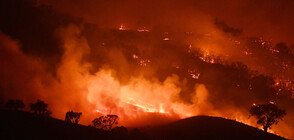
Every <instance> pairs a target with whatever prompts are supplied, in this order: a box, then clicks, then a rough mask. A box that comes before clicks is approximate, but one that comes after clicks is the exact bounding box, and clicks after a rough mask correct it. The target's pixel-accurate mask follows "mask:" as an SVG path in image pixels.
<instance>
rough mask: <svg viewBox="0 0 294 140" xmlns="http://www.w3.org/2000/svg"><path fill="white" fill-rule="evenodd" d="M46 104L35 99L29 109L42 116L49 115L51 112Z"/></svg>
mask: <svg viewBox="0 0 294 140" xmlns="http://www.w3.org/2000/svg"><path fill="white" fill-rule="evenodd" d="M47 107H48V104H46V103H45V102H44V101H41V100H37V102H36V103H34V104H31V111H33V112H34V113H35V114H37V115H42V116H50V114H51V113H52V112H51V111H49V110H48V109H47Z"/></svg>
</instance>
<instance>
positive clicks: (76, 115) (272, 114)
mask: <svg viewBox="0 0 294 140" xmlns="http://www.w3.org/2000/svg"><path fill="white" fill-rule="evenodd" d="M5 107H6V108H7V109H10V110H20V109H23V108H24V107H25V104H24V103H23V101H22V100H18V99H17V100H8V101H7V102H6V104H5ZM47 107H48V104H46V103H45V102H44V101H41V100H39V99H38V100H37V101H36V103H32V104H30V110H31V111H32V112H33V113H34V114H36V115H39V116H43V117H49V116H50V115H51V114H52V112H51V111H49V110H48V109H47ZM249 113H250V115H251V116H254V117H256V119H257V124H259V125H262V126H263V129H264V131H265V132H267V131H268V129H269V128H271V126H272V125H273V124H277V123H278V122H279V120H282V118H283V117H284V116H285V115H286V111H285V110H283V109H279V108H278V107H277V106H276V105H275V104H274V103H268V104H257V105H256V104H253V105H252V107H251V108H250V110H249ZM81 115H82V112H74V111H73V110H71V111H68V112H66V114H65V120H64V121H65V122H66V123H72V124H78V122H79V119H80V117H81ZM249 117H250V116H249ZM118 119H119V117H118V116H117V115H109V114H108V115H106V116H103V115H102V116H100V117H98V118H94V120H93V121H92V124H90V125H89V127H94V128H97V129H101V130H106V131H114V132H116V133H119V134H127V133H128V130H127V128H125V127H124V126H118ZM136 131H137V130H136Z"/></svg>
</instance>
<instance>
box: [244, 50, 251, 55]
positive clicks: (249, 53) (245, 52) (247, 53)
mask: <svg viewBox="0 0 294 140" xmlns="http://www.w3.org/2000/svg"><path fill="white" fill-rule="evenodd" d="M243 54H245V55H252V52H249V51H243Z"/></svg>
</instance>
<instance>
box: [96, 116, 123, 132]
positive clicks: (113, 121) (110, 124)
mask: <svg viewBox="0 0 294 140" xmlns="http://www.w3.org/2000/svg"><path fill="white" fill-rule="evenodd" d="M92 124H93V126H94V127H96V128H98V129H104V130H112V129H113V128H115V127H116V126H117V125H118V116H117V115H107V116H100V117H99V118H95V119H94V120H93V121H92Z"/></svg>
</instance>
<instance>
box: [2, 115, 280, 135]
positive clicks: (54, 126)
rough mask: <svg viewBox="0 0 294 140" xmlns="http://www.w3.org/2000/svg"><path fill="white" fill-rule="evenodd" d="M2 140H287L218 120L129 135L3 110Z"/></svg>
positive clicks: (182, 122) (194, 119)
mask: <svg viewBox="0 0 294 140" xmlns="http://www.w3.org/2000/svg"><path fill="white" fill-rule="evenodd" d="M0 115H1V120H0V121H1V122H0V123H1V125H0V139H1V140H6V139H30V140H32V139H48V140H49V139H50V140H51V139H54V140H56V139H71V140H75V139H77V140H78V139H79V140H81V139H87V140H91V139H107V140H112V139H120V140H121V139H140V140H142V139H167V140H178V139H181V140H188V139H202V140H203V139H234V140H236V139H238V140H242V139H244V140H245V139H246V140H248V139H267V140H279V139H283V138H281V137H279V136H276V135H273V134H267V133H264V132H263V131H261V130H259V129H256V128H254V127H251V126H248V125H245V124H242V123H239V122H236V121H233V120H226V119H223V118H218V117H207V116H198V117H192V118H188V119H183V120H179V121H177V122H173V123H170V124H166V125H162V126H157V127H152V128H148V130H144V132H145V133H146V134H144V133H141V132H135V131H130V132H129V134H126V133H118V132H108V131H102V130H98V129H95V128H92V127H88V126H84V125H75V124H69V123H65V122H64V121H62V120H58V119H54V118H43V117H38V116H35V115H34V114H31V113H29V112H23V111H9V110H0Z"/></svg>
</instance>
